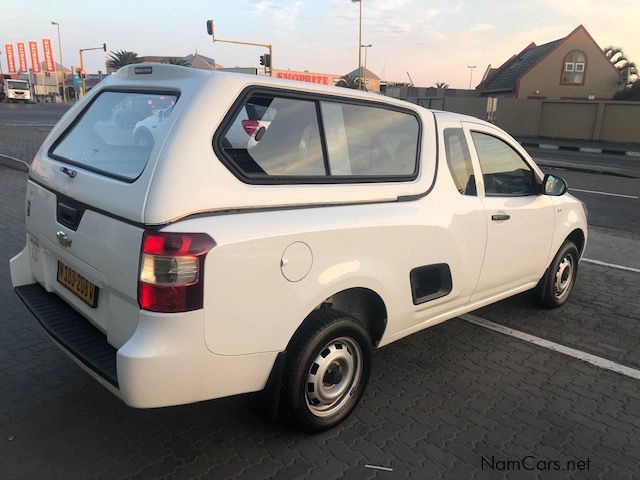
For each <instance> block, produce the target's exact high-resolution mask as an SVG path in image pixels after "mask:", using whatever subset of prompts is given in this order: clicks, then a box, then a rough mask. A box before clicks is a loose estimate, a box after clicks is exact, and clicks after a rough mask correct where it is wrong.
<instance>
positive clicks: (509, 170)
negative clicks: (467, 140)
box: [471, 132, 540, 197]
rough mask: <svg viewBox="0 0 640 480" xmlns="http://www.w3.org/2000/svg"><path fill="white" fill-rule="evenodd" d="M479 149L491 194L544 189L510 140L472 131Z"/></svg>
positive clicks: (486, 192)
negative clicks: (507, 141) (508, 142)
mask: <svg viewBox="0 0 640 480" xmlns="http://www.w3.org/2000/svg"><path fill="white" fill-rule="evenodd" d="M471 137H472V138H473V143H474V144H475V147H476V151H477V152H478V160H479V162H480V169H481V170H482V178H483V180H484V190H485V194H486V195H487V196H489V197H503V196H526V195H534V194H537V193H540V187H539V186H538V182H537V180H536V176H535V174H534V173H533V170H531V167H529V165H527V163H526V162H525V161H524V160H523V159H522V157H521V156H520V155H519V154H518V153H517V152H516V151H515V150H514V149H513V148H512V147H511V146H510V145H509V144H507V143H506V142H504V141H502V140H500V139H499V138H497V137H494V136H493V135H488V134H486V133H480V132H471Z"/></svg>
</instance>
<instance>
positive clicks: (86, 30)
mask: <svg viewBox="0 0 640 480" xmlns="http://www.w3.org/2000/svg"><path fill="white" fill-rule="evenodd" d="M2 3H3V8H2V15H1V16H0V44H2V50H1V54H0V64H1V66H2V68H3V70H4V71H6V66H7V64H6V57H5V52H4V44H5V43H13V44H15V43H17V42H20V41H24V42H28V41H29V40H32V41H33V40H38V41H40V40H41V39H42V38H51V39H52V40H53V43H54V51H55V57H56V61H57V60H58V53H57V52H58V41H57V33H56V30H55V27H54V26H52V25H51V21H52V20H55V21H57V22H59V23H60V28H61V34H62V46H63V60H64V63H65V66H69V65H74V66H77V65H78V63H79V54H78V50H79V49H80V48H90V47H99V46H101V45H102V43H103V42H105V43H106V44H107V50H108V51H110V50H132V51H135V52H137V53H138V54H139V55H141V56H143V55H167V56H184V55H187V54H189V53H194V52H195V51H196V50H197V51H198V53H201V54H203V55H206V56H209V57H213V58H215V60H216V62H217V63H220V64H222V65H223V66H225V67H234V66H242V67H249V66H254V67H259V56H260V55H261V54H262V53H263V51H262V50H261V49H260V48H257V47H246V46H235V45H225V44H222V43H215V44H213V43H212V42H211V37H209V36H208V35H207V33H206V27H205V22H206V20H207V19H211V18H212V19H214V21H215V29H216V36H217V37H218V38H220V39H227V40H241V41H249V42H257V43H271V44H273V63H274V67H275V68H284V69H291V70H309V71H313V72H326V73H334V74H344V73H347V72H349V71H351V70H353V69H355V68H356V67H357V66H358V6H359V5H358V3H353V2H352V1H351V0H306V1H302V0H235V1H221V0H209V1H201V0H183V1H182V2H176V1H166V0H156V1H149V0H128V1H125V0H103V1H96V0H92V1H88V2H87V1H78V0H67V1H59V0H29V1H28V2H26V3H25V1H24V0H3V2H2ZM362 11H363V18H362V43H363V44H372V45H373V46H372V47H371V48H370V49H369V50H368V55H367V67H368V68H369V69H370V70H372V71H373V72H375V73H376V74H378V75H379V76H380V77H382V78H383V79H386V80H391V81H407V80H408V79H407V73H406V72H409V73H410V74H411V77H412V78H413V81H414V82H415V84H416V85H419V86H431V85H433V84H434V83H435V82H446V83H448V84H449V85H450V86H451V87H453V88H467V87H468V85H469V72H470V70H469V69H468V68H467V67H468V66H470V65H475V66H477V68H476V69H475V70H474V73H473V75H474V79H473V80H474V81H473V83H474V86H475V84H477V82H478V81H479V80H480V78H481V77H482V74H483V73H484V71H485V69H486V68H487V65H489V64H491V65H493V66H494V67H495V66H499V65H500V64H502V63H503V62H504V61H505V60H507V59H508V58H509V57H510V56H511V55H513V54H515V53H518V52H519V51H521V50H522V49H523V48H524V47H526V46H527V45H528V44H529V43H530V42H532V41H533V42H536V43H537V44H542V43H545V42H548V41H552V40H555V39H558V38H561V37H564V36H566V35H567V34H568V33H570V32H571V31H572V30H573V29H574V28H575V27H577V26H578V25H580V24H583V25H584V26H585V27H586V28H587V30H588V31H589V32H590V33H591V35H592V36H593V37H594V39H595V41H596V42H598V44H599V45H600V46H601V47H605V46H608V45H616V46H620V47H622V48H623V49H624V51H625V52H626V54H627V56H628V57H629V58H630V59H631V60H632V61H633V60H635V62H636V63H640V40H639V39H638V36H637V26H638V25H640V0H616V2H615V6H614V4H611V3H609V2H602V1H601V0H599V1H593V0H517V1H511V0H362ZM14 48H15V47H14ZM27 55H28V53H27ZM40 56H41V60H42V52H41V53H40ZM104 62H105V54H104V52H102V51H101V50H99V51H92V52H86V53H85V64H86V66H87V71H89V72H90V73H95V72H97V71H98V70H103V71H104V70H105V67H104Z"/></svg>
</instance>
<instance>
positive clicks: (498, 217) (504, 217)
mask: <svg viewBox="0 0 640 480" xmlns="http://www.w3.org/2000/svg"><path fill="white" fill-rule="evenodd" d="M510 218H511V215H505V214H500V215H491V220H495V221H496V222H500V221H503V220H509V219H510Z"/></svg>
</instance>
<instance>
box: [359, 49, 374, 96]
mask: <svg viewBox="0 0 640 480" xmlns="http://www.w3.org/2000/svg"><path fill="white" fill-rule="evenodd" d="M369 47H373V45H372V44H369V45H360V48H364V70H363V71H362V73H363V82H362V83H363V84H364V89H365V90H366V89H367V52H368V51H369Z"/></svg>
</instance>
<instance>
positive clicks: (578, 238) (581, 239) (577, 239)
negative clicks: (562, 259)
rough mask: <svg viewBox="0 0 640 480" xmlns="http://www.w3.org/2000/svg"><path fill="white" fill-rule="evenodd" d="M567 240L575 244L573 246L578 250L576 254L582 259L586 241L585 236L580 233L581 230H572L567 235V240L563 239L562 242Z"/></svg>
mask: <svg viewBox="0 0 640 480" xmlns="http://www.w3.org/2000/svg"><path fill="white" fill-rule="evenodd" d="M567 240H569V241H571V242H573V243H574V244H575V246H576V247H577V248H578V253H579V254H580V257H582V255H583V253H584V248H585V240H586V237H585V234H584V232H583V231H582V229H581V228H576V229H574V230H573V231H572V232H571V233H570V234H569V235H567V238H565V240H564V241H565V242H566V241H567ZM562 243H564V242H562Z"/></svg>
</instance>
